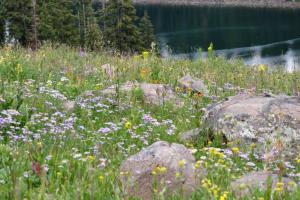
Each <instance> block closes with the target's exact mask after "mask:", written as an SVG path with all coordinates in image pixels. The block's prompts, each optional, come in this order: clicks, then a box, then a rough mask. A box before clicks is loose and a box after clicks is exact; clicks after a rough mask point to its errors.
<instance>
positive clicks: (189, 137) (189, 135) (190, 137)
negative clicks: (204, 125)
mask: <svg viewBox="0 0 300 200" xmlns="http://www.w3.org/2000/svg"><path fill="white" fill-rule="evenodd" d="M200 131H201V130H200V129H199V128H196V129H192V130H189V131H186V132H184V133H181V134H180V136H179V137H180V138H179V140H180V141H181V142H192V141H195V140H197V138H198V137H199V136H200Z"/></svg>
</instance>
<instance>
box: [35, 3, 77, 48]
mask: <svg viewBox="0 0 300 200" xmlns="http://www.w3.org/2000/svg"><path fill="white" fill-rule="evenodd" d="M74 7H75V4H74V2H73V0H60V1H57V0H47V1H41V0H38V4H37V18H38V20H37V21H38V22H37V27H38V28H37V29H38V31H37V32H38V37H39V39H40V40H42V41H46V40H49V41H52V42H59V43H65V44H69V45H73V46H77V45H78V44H79V30H78V29H77V27H78V22H77V15H76V13H75V12H74Z"/></svg>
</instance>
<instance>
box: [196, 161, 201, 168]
mask: <svg viewBox="0 0 300 200" xmlns="http://www.w3.org/2000/svg"><path fill="white" fill-rule="evenodd" d="M201 163H202V162H201V161H200V160H198V161H197V162H196V164H195V168H196V169H198V168H199V167H200V166H201Z"/></svg>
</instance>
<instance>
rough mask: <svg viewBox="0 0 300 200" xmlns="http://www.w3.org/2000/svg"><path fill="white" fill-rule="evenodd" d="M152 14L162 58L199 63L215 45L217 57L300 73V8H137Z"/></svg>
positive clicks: (139, 13)
mask: <svg viewBox="0 0 300 200" xmlns="http://www.w3.org/2000/svg"><path fill="white" fill-rule="evenodd" d="M136 8H137V13H138V15H139V16H141V15H142V14H143V12H144V10H147V11H148V14H149V15H150V17H151V21H152V23H153V25H154V27H155V33H156V36H157V39H158V41H159V42H160V44H161V54H162V56H163V57H169V56H173V57H176V58H191V59H195V58H197V57H198V56H199V53H197V52H198V49H199V48H201V49H202V52H203V53H202V54H201V55H202V56H203V57H205V56H206V55H207V53H206V51H207V47H208V46H209V44H210V42H212V43H213V44H214V49H215V50H216V54H217V55H222V56H225V57H226V58H243V59H244V61H245V62H246V63H247V64H249V65H254V64H267V65H272V66H274V65H280V66H283V67H285V68H286V69H287V70H288V71H292V70H294V69H298V70H300V10H281V9H263V8H239V7H232V8H230V7H193V6H163V5H155V6H153V5H151V6H150V5H149V6H141V5H139V6H136Z"/></svg>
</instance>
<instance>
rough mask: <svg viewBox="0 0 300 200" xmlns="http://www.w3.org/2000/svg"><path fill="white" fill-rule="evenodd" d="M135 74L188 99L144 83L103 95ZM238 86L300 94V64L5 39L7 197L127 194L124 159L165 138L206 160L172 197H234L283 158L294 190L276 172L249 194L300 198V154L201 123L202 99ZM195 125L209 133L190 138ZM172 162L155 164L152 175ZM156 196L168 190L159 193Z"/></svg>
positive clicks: (0, 85)
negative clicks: (271, 184) (247, 145)
mask: <svg viewBox="0 0 300 200" xmlns="http://www.w3.org/2000/svg"><path fill="white" fill-rule="evenodd" d="M105 64H109V65H111V66H114V67H115V69H116V70H115V71H114V73H113V74H109V75H108V74H107V73H105V71H104V70H103V69H102V68H101V66H103V65H105ZM186 74H191V75H193V76H194V77H197V78H201V79H203V80H204V82H205V84H206V85H207V87H208V90H209V95H208V96H204V95H202V94H198V93H192V92H189V91H187V92H183V91H182V90H181V89H180V88H179V87H178V83H177V80H178V79H179V78H181V77H182V76H184V75H186ZM128 81H134V82H135V81H136V82H140V83H142V82H145V83H162V84H166V85H169V86H170V87H172V88H174V90H175V91H176V93H177V94H178V96H180V97H181V98H182V99H183V100H184V102H185V104H184V106H182V107H176V106H174V105H172V104H170V103H168V102H166V103H163V104H162V105H149V104H147V103H146V102H145V101H144V99H143V94H142V91H140V90H138V89H137V90H133V91H132V94H131V95H130V97H129V98H127V97H126V98H125V94H124V93H122V92H120V91H118V87H116V88H117V89H116V90H117V91H116V95H115V96H113V97H106V96H103V95H97V94H99V93H97V91H101V90H103V89H105V88H107V87H109V86H111V85H120V84H122V83H125V82H128ZM240 91H251V92H254V93H261V92H270V93H273V94H287V95H299V92H300V72H293V73H290V72H286V71H284V70H283V69H281V68H279V67H278V68H276V67H270V66H269V67H268V66H265V65H260V66H255V67H249V66H245V65H244V64H243V62H242V61H239V60H230V61H229V60H226V59H224V58H221V57H214V56H213V55H212V56H210V57H209V58H208V59H206V60H194V61H191V60H172V59H162V58H159V57H157V56H155V55H152V54H151V52H144V53H143V54H142V55H136V56H132V57H127V56H113V55H111V54H109V53H105V52H103V53H99V52H98V53H96V52H82V51H81V52H80V51H78V50H75V49H72V48H69V47H66V46H58V47H53V46H44V47H42V48H41V49H39V50H38V51H36V52H32V51H29V50H27V49H23V48H10V47H4V48H2V49H0V199H1V200H6V199H7V200H8V199H20V200H25V199H27V200H29V199H33V200H35V199H49V200H50V199H51V200H52V199H103V200H109V199H126V198H127V197H126V194H125V193H124V191H123V186H122V184H121V183H120V179H119V178H120V177H121V176H127V175H128V174H126V172H123V171H120V165H121V164H122V162H123V161H124V160H125V159H126V158H128V157H129V156H130V155H133V154H135V153H137V152H139V151H140V150H142V149H143V148H145V147H147V146H149V145H151V144H152V143H154V142H156V141H159V140H163V141H167V142H170V143H181V144H183V145H184V146H185V147H187V148H188V149H190V150H191V152H193V154H194V156H195V158H196V160H197V162H196V164H195V168H198V167H200V166H201V167H204V168H206V169H207V174H206V177H205V178H204V179H203V180H201V185H200V186H199V188H197V190H196V191H195V192H194V193H193V194H191V195H190V196H189V197H185V196H181V195H180V194H174V195H173V196H172V197H169V199H173V200H175V199H185V198H188V199H218V200H225V199H236V197H235V195H234V194H233V193H232V191H231V190H230V189H229V184H230V182H232V181H233V180H236V179H237V178H239V177H240V176H242V175H243V174H245V173H248V172H251V171H258V170H262V169H268V170H278V168H279V170H280V171H281V172H284V174H285V175H286V176H288V177H290V178H291V179H292V180H293V181H294V182H293V183H291V184H296V186H295V187H294V188H295V189H294V190H292V191H284V190H283V189H282V187H283V186H282V184H281V183H280V182H278V183H277V186H276V188H275V191H272V192H271V191H270V190H267V191H259V190H257V191H255V192H253V193H252V195H251V196H250V197H245V198H244V199H259V200H262V199H265V200H267V199H271V193H272V199H300V188H299V183H300V154H299V156H298V157H297V158H295V159H294V160H293V161H292V162H289V163H283V166H281V165H278V164H274V165H273V164H272V163H265V162H262V161H261V159H260V158H259V157H257V156H256V155H255V154H254V151H248V152H244V151H243V150H242V149H240V148H238V147H236V146H234V145H232V144H231V143H225V142H222V140H221V137H220V138H218V137H214V138H213V139H212V138H211V137H210V136H209V131H208V130H207V131H205V129H204V128H203V122H202V120H201V119H202V116H203V108H205V107H206V106H207V105H209V104H212V103H214V102H217V101H220V100H224V99H225V98H226V97H229V96H233V95H235V94H237V93H238V92H240ZM194 128H200V129H201V128H203V129H202V130H203V131H202V132H201V137H199V138H198V139H197V140H194V141H192V142H188V143H183V142H181V141H180V140H179V137H180V134H181V133H182V132H184V131H187V130H191V129H194ZM251 148H252V149H255V148H256V146H255V145H254V144H253V145H252V146H251ZM299 153H300V152H299ZM178 165H179V166H183V165H184V162H183V161H182V162H179V163H178ZM280 166H281V167H280ZM167 170H168V169H167V168H165V167H157V168H155V169H153V176H155V174H157V173H165V172H166V171H167ZM174 176H180V174H177V173H176V174H174ZM297 185H298V186H297ZM241 187H243V186H242V185H241ZM156 192H157V191H155V190H154V191H153V193H156ZM155 197H156V199H164V197H163V194H161V193H157V194H155Z"/></svg>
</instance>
